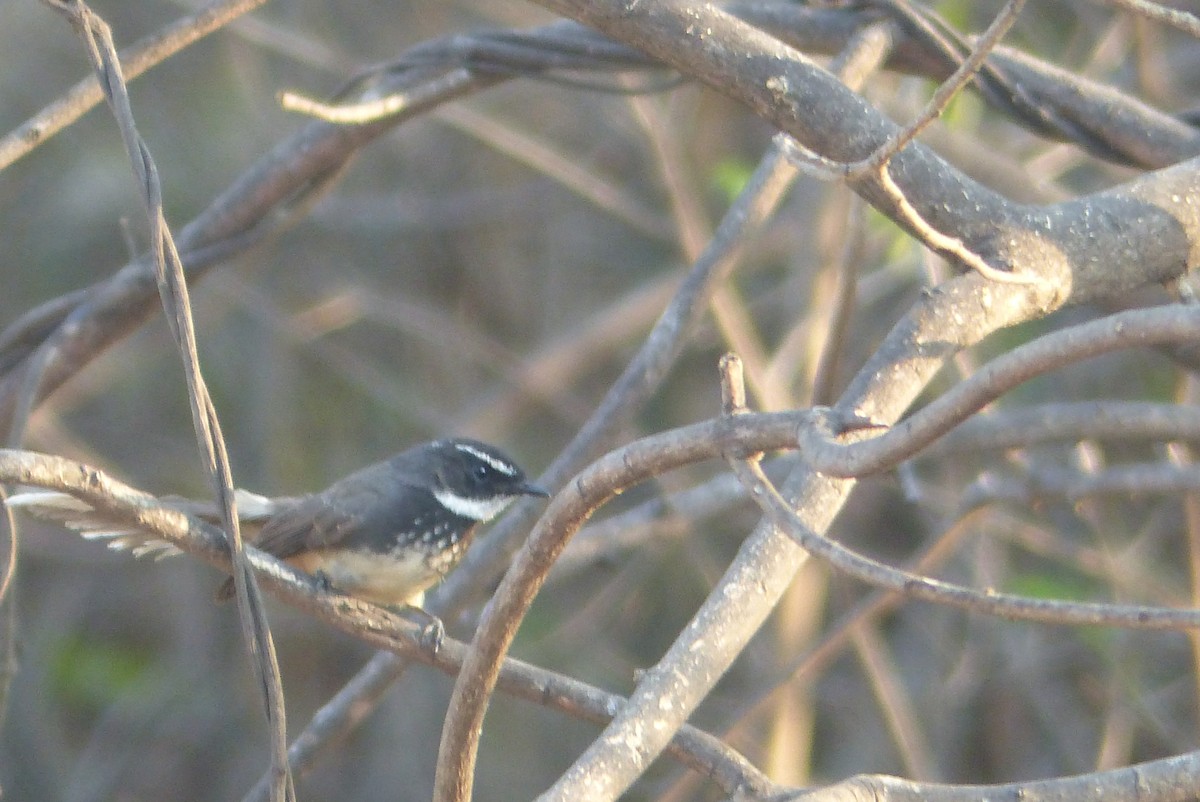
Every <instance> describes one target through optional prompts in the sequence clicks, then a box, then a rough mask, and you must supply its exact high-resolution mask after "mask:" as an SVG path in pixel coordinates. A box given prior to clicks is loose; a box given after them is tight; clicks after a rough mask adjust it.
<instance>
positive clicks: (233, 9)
mask: <svg viewBox="0 0 1200 802" xmlns="http://www.w3.org/2000/svg"><path fill="white" fill-rule="evenodd" d="M265 2H266V0H214V2H212V3H210V4H209V5H207V6H205V7H204V8H201V9H199V10H197V11H194V12H193V13H191V14H188V15H187V16H184V17H180V18H179V19H177V20H175V21H174V22H172V23H170V24H168V25H164V26H163V27H162V28H160V29H159V30H158V31H155V32H154V33H152V34H151V35H149V36H147V37H145V38H143V39H140V40H138V41H137V42H135V43H134V44H133V45H131V46H130V47H128V48H126V49H125V52H124V53H123V54H122V55H121V63H122V64H123V65H124V73H125V77H126V80H133V79H134V78H137V77H138V76H139V75H141V74H142V73H144V72H146V70H149V69H150V68H151V67H154V66H156V65H158V64H161V63H162V62H164V61H166V60H167V59H168V58H170V57H171V56H173V55H175V54H176V53H178V52H179V51H181V50H183V49H184V48H186V47H188V46H189V45H191V44H194V43H195V42H198V41H199V40H200V39H203V38H204V37H205V36H208V35H209V34H210V33H212V32H214V31H218V30H220V29H221V28H223V27H225V26H226V25H228V24H229V23H230V22H232V21H233V20H235V19H237V18H238V17H240V16H242V15H244V14H247V13H248V12H250V11H253V10H254V9H256V8H258V7H259V6H261V5H262V4H263V3H265ZM103 100H104V93H103V92H102V91H101V88H100V84H99V83H98V82H97V81H96V78H95V76H88V77H87V78H84V79H83V80H82V81H80V82H79V83H77V84H75V86H73V87H71V88H70V89H69V90H67V92H66V93H65V94H64V95H63V96H62V97H61V98H59V99H58V100H56V101H55V102H54V103H52V104H50V105H49V106H47V107H46V108H44V109H42V110H41V111H40V112H38V113H37V114H35V115H34V116H33V117H31V118H30V119H29V120H27V121H25V122H24V123H22V124H21V125H19V126H17V128H15V129H14V130H13V131H12V132H11V133H9V134H8V135H7V136H5V137H3V138H2V139H0V170H4V169H5V168H6V167H8V166H9V165H10V164H12V163H13V162H15V161H17V160H18V159H20V158H21V157H23V156H25V155H27V154H29V153H30V152H31V151H33V150H34V149H35V148H36V147H37V146H39V145H41V144H42V143H44V142H46V141H47V140H49V139H50V138H51V137H53V136H54V135H55V134H57V133H58V132H60V131H62V130H63V129H64V128H66V127H67V126H68V125H70V124H71V123H73V122H75V121H76V120H78V119H79V118H80V117H82V116H83V114H84V113H85V112H86V111H88V110H89V109H91V108H92V107H94V106H95V105H96V104H97V103H100V102H101V101H103Z"/></svg>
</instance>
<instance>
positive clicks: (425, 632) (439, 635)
mask: <svg viewBox="0 0 1200 802" xmlns="http://www.w3.org/2000/svg"><path fill="white" fill-rule="evenodd" d="M403 611H404V612H405V613H406V614H407V617H408V618H409V619H414V618H415V619H417V621H416V623H418V624H420V626H421V634H420V635H419V636H417V639H418V640H419V641H420V643H421V648H422V649H428V650H429V651H431V652H433V653H434V654H437V651H438V649H440V648H442V641H444V640H445V639H446V626H445V625H444V624H443V623H442V619H440V618H438V617H437V616H436V615H434V614H433V613H430V612H428V611H426V610H423V609H422V608H420V607H415V606H413V605H411V604H407V605H405V606H404V608H403Z"/></svg>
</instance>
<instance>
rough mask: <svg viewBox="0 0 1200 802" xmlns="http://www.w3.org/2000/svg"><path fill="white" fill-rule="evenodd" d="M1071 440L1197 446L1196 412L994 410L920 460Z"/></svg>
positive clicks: (1094, 404)
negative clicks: (1143, 441) (1158, 442)
mask: <svg viewBox="0 0 1200 802" xmlns="http://www.w3.org/2000/svg"><path fill="white" fill-rule="evenodd" d="M1077 440H1119V441H1135V440H1161V441H1166V440H1181V441H1186V442H1190V443H1200V409H1197V408H1195V407H1192V406H1187V405H1181V404H1162V403H1155V402H1150V401H1077V402H1061V403H1050V404H1036V405H1033V406H1027V407H1016V408H1010V409H997V410H993V411H989V412H988V413H987V414H985V415H973V416H971V417H970V418H969V419H968V420H965V421H963V422H962V423H961V424H959V425H958V426H957V427H956V428H954V429H953V430H952V431H949V432H947V433H946V434H945V435H944V436H943V437H942V438H941V439H940V440H937V441H936V442H934V443H932V444H930V447H929V450H928V451H923V452H922V455H934V454H963V453H973V452H978V451H980V450H984V449H1006V448H1020V447H1023V446H1032V445H1037V444H1039V443H1046V442H1064V441H1065V442H1073V441H1077Z"/></svg>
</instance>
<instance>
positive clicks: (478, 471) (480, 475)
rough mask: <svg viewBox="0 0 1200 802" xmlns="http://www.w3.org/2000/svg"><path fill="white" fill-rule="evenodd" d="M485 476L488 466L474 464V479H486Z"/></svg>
mask: <svg viewBox="0 0 1200 802" xmlns="http://www.w3.org/2000/svg"><path fill="white" fill-rule="evenodd" d="M487 476H488V467H487V466H486V465H476V466H475V478H476V479H486V478H487Z"/></svg>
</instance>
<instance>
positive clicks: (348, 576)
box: [288, 550, 442, 607]
mask: <svg viewBox="0 0 1200 802" xmlns="http://www.w3.org/2000/svg"><path fill="white" fill-rule="evenodd" d="M288 562H289V563H291V564H292V565H294V566H296V567H297V568H299V569H300V570H301V571H304V572H306V573H309V574H316V573H317V572H318V571H321V572H323V573H324V574H325V576H326V577H328V579H329V583H330V584H331V585H333V587H335V588H337V589H338V590H340V591H341V592H343V593H346V594H348V595H350V596H355V597H357V598H360V599H364V600H366V601H369V602H374V603H375V604H381V605H384V606H388V607H390V606H394V605H402V604H410V605H413V606H414V607H419V606H420V605H421V601H422V598H423V596H424V593H425V591H426V589H428V588H430V587H432V586H433V585H435V584H437V582H438V581H439V580H441V578H442V576H441V574H439V573H438V572H437V571H434V570H433V569H431V568H430V567H429V565H428V563H427V562H426V560H425V557H424V555H422V554H421V553H419V552H417V551H415V550H413V551H409V552H406V553H404V554H403V555H400V556H392V555H390V554H369V553H368V554H353V553H351V554H339V555H338V556H337V557H336V558H334V559H330V557H329V555H328V554H327V553H321V552H308V553H306V554H302V555H297V556H296V557H293V558H290V559H289V560H288Z"/></svg>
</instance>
